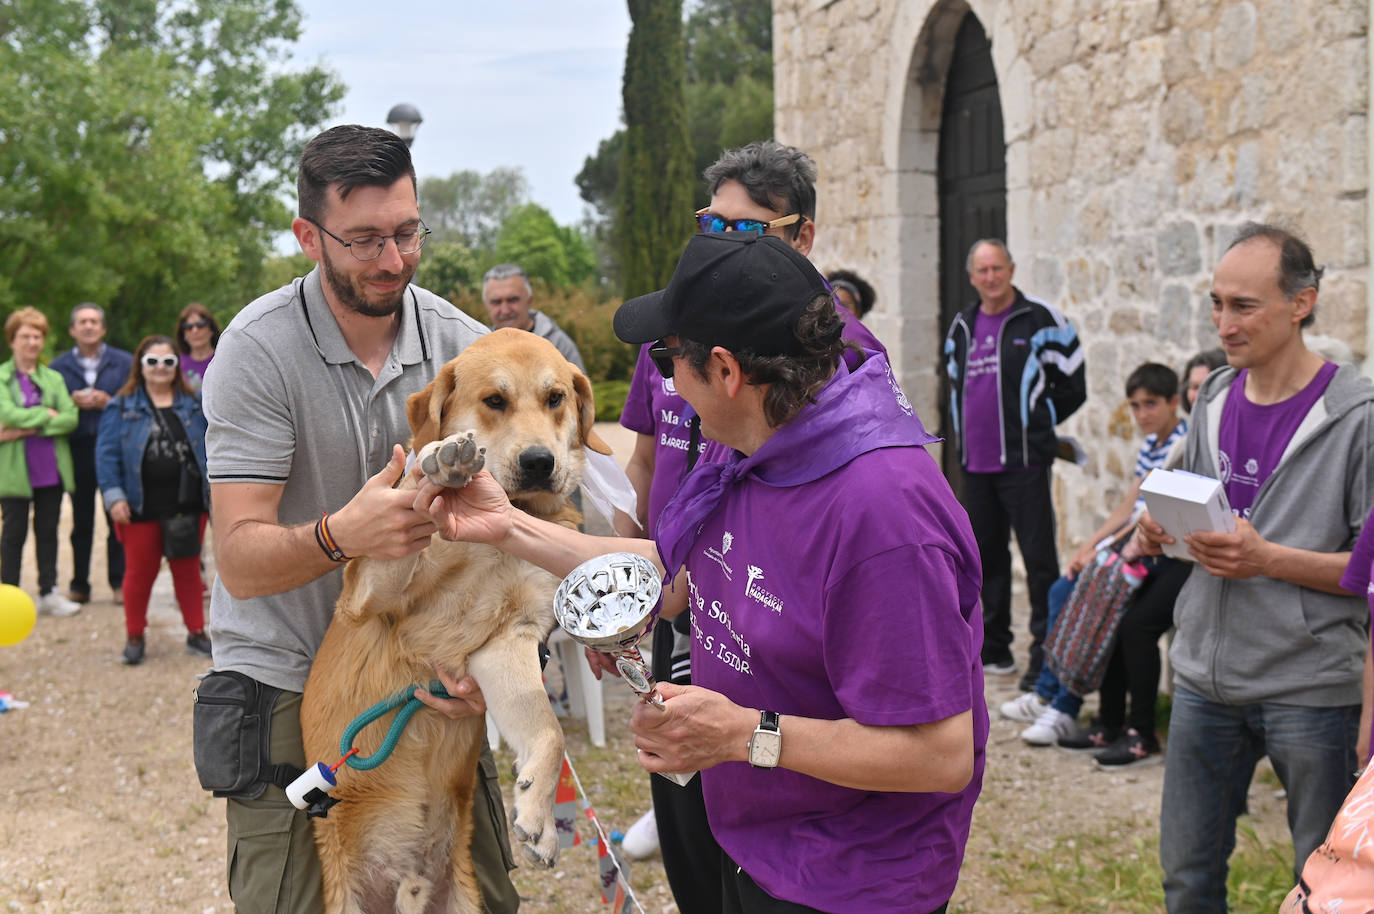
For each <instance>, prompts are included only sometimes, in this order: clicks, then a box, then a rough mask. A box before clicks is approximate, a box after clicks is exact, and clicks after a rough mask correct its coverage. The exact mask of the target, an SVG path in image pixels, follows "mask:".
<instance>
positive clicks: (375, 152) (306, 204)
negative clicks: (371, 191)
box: [296, 124, 415, 220]
mask: <svg viewBox="0 0 1374 914" xmlns="http://www.w3.org/2000/svg"><path fill="white" fill-rule="evenodd" d="M405 177H409V178H410V184H411V187H412V188H414V186H415V165H414V164H413V163H412V162H411V160H410V148H409V147H408V146H406V144H405V140H403V139H401V138H400V137H398V136H397V135H396V134H394V133H392V132H391V131H390V130H383V129H382V128H380V127H362V126H359V125H358V124H344V125H342V126H339V127H331V128H329V129H328V130H326V131H325V132H324V133H321V134H319V135H318V136H316V137H314V138H313V139H311V141H310V142H309V143H306V144H305V151H304V152H303V153H301V167H300V172H299V174H298V175H297V177H296V207H297V212H299V214H300V216H301V218H303V219H315V220H318V219H322V218H324V208H325V201H326V199H327V197H328V193H329V188H331V187H338V189H339V199H340V200H347V199H348V195H349V194H350V193H352V192H353V190H354V189H355V188H358V187H390V186H391V185H393V184H395V183H396V182H397V181H399V180H401V179H402V178H405Z"/></svg>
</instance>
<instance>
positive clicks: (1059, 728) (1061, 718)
mask: <svg viewBox="0 0 1374 914" xmlns="http://www.w3.org/2000/svg"><path fill="white" fill-rule="evenodd" d="M1077 729H1078V721H1076V720H1074V719H1073V718H1072V717H1070V716H1069V715H1067V714H1065V713H1064V712H1063V711H1056V710H1055V709H1054V708H1046V709H1045V710H1044V711H1043V712H1042V713H1041V714H1040V716H1039V717H1037V718H1036V719H1035V723H1033V724H1031V725H1030V726H1029V727H1027V728H1026V729H1024V730H1022V731H1021V738H1022V739H1023V740H1025V741H1026V742H1028V743H1030V744H1031V745H1032V746H1053V745H1054V744H1055V743H1057V742H1058V741H1059V737H1061V736H1068V735H1070V734H1072V733H1074V732H1075V731H1076V730H1077Z"/></svg>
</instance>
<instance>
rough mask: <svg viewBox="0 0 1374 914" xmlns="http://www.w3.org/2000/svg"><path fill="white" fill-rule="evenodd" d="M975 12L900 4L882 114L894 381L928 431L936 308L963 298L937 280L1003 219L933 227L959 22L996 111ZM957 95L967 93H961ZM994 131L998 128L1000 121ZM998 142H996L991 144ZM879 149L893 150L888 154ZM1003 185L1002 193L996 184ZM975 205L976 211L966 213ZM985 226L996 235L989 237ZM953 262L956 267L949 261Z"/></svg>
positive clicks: (935, 409) (950, 0) (942, 3)
mask: <svg viewBox="0 0 1374 914" xmlns="http://www.w3.org/2000/svg"><path fill="white" fill-rule="evenodd" d="M982 5H983V4H981V3H979V4H977V6H982ZM978 14H979V10H978V9H975V8H972V7H971V6H970V4H969V3H968V2H966V0H936V2H934V3H932V4H924V3H916V4H910V5H907V6H904V7H903V9H902V11H901V12H900V13H899V14H898V21H897V22H896V23H894V24H895V25H896V28H895V29H894V32H895V34H894V36H893V37H894V41H901V40H903V36H904V35H906V36H908V37H907V40H909V41H910V42H911V44H910V46H911V48H912V52H911V56H910V57H909V58H908V59H907V60H906V61H905V73H904V74H903V78H902V79H901V81H900V82H897V81H896V80H894V81H893V87H894V89H896V90H897V91H898V92H899V93H900V94H899V95H897V96H895V97H894V96H889V110H890V111H893V110H894V109H895V110H896V111H897V112H899V113H898V114H897V115H896V116H895V117H894V118H892V119H890V120H889V121H888V123H890V124H895V125H896V126H897V128H898V129H897V130H896V132H895V134H890V139H892V140H893V141H894V144H893V145H895V150H893V153H894V155H893V159H892V161H894V162H895V163H896V166H897V167H896V169H895V170H894V172H893V177H894V179H895V187H894V188H893V193H894V197H895V199H896V200H897V210H898V213H897V219H896V225H895V228H896V232H897V238H898V244H897V245H896V250H897V251H898V252H899V257H900V261H901V263H900V269H899V272H898V281H899V284H900V298H901V301H902V303H903V308H902V311H903V313H902V315H901V318H900V321H901V327H902V331H901V362H902V371H901V376H902V383H903V385H904V387H905V389H906V390H907V393H908V396H909V397H910V399H911V400H912V402H913V404H914V405H915V406H916V408H917V410H918V413H919V414H920V415H921V416H922V418H923V419H924V420H925V422H926V424H927V425H928V426H930V427H931V428H932V430H934V428H935V426H936V425H937V423H938V424H944V423H943V422H939V421H938V420H937V417H941V416H942V410H943V407H944V401H945V399H946V397H945V392H944V387H943V385H942V380H943V378H944V369H943V360H942V359H941V357H940V353H941V347H942V342H943V339H944V333H945V330H946V329H947V326H948V320H949V318H948V316H947V315H946V314H945V312H946V311H947V310H948V307H949V305H947V304H943V303H944V301H945V300H946V299H951V296H953V297H954V298H958V297H961V296H962V295H963V289H961V288H958V287H957V286H956V287H954V288H955V291H953V292H950V291H946V290H945V289H944V287H945V286H948V285H951V283H949V282H946V281H942V276H943V275H945V274H946V273H951V272H952V271H953V270H954V269H955V268H957V269H958V270H959V271H960V272H962V258H963V254H962V253H959V252H958V251H957V250H956V249H958V248H962V249H964V250H966V249H967V244H968V243H971V242H972V240H975V239H969V240H968V241H967V242H965V241H964V240H963V237H962V236H963V234H964V233H965V232H966V231H970V230H977V229H981V234H982V235H986V234H1005V216H1002V217H1001V218H1002V221H1001V223H1000V224H998V225H996V226H990V225H982V224H981V223H980V221H979V219H978V218H976V217H975V218H971V219H968V220H964V222H965V223H966V225H967V228H966V229H963V228H961V229H959V230H957V231H953V232H947V231H945V224H946V222H948V220H942V213H941V195H942V193H944V192H946V191H948V190H950V187H949V186H948V184H949V182H948V181H946V182H944V183H943V184H942V181H941V178H942V175H941V168H940V158H941V132H942V127H943V126H944V123H943V122H944V119H945V105H946V94H947V92H946V90H947V89H948V88H949V78H950V75H951V66H952V65H956V60H955V52H956V47H958V46H959V44H960V34H961V28H963V27H964V26H965V23H966V22H968V23H971V25H970V26H969V27H968V28H965V29H964V43H965V45H966V47H967V46H971V45H972V44H975V43H976V42H975V41H974V39H975V38H977V39H980V40H981V42H982V45H983V46H982V48H981V59H980V61H979V63H978V66H980V67H983V68H985V69H986V70H987V71H988V72H987V73H985V74H984V76H990V77H991V82H992V94H993V96H994V99H995V102H994V103H995V104H998V105H1000V99H998V98H997V92H998V88H997V85H996V84H997V78H996V73H995V67H993V65H992V64H993V59H992V55H991V53H990V49H989V47H988V44H987V39H986V37H984V36H990V35H991V34H992V33H993V31H994V30H993V28H991V27H990V24H989V23H988V21H987V20H986V19H985V18H983V17H982V16H979V15H978ZM985 29H986V31H984V30H985ZM973 33H976V34H973ZM961 72H963V71H962V70H961ZM957 77H958V74H956V82H958V81H959V80H958V78H957ZM973 82H974V83H980V82H981V83H986V79H983V78H981V77H979V78H975V79H974V80H973ZM956 88H960V87H958V86H956ZM962 88H965V89H967V88H968V86H967V85H965V86H963V87H962ZM974 88H977V86H976V85H975V86H974ZM997 127H998V129H999V130H1000V127H1001V124H1000V118H999V122H998V124H997ZM1001 139H1002V138H1001V137H1000V136H999V137H998V140H999V142H1000V141H1001ZM888 148H889V149H893V147H892V146H889V147H888ZM999 158H1000V157H999ZM997 165H998V166H999V169H994V170H1000V169H1004V168H1005V162H1004V160H1002V161H999V162H998V163H997ZM980 170H981V171H986V170H987V169H986V168H983V169H980ZM1002 186H1003V187H1004V186H1005V182H1003V184H1002ZM953 189H954V190H955V191H956V192H959V193H963V194H964V195H965V196H967V195H968V192H970V191H973V190H975V188H974V186H973V185H972V184H966V185H964V186H963V187H962V188H961V187H954V188H953ZM984 190H986V188H984ZM1004 193H1005V192H1004V191H1002V194H1003V196H1002V199H1001V202H1000V206H999V207H997V210H998V213H999V215H1000V214H1003V213H1005V196H1004ZM984 202H985V201H984ZM981 206H982V204H977V205H976V206H975V208H979V207H981ZM983 208H986V207H983ZM987 221H988V220H987V219H986V218H984V219H982V222H984V223H986V222H987ZM993 228H995V229H996V231H992V230H991V229H993ZM976 237H978V236H977V235H976V236H975V238H976ZM952 260H954V261H957V262H956V263H952V262H951V261H952ZM966 282H967V281H966V280H965V285H966ZM951 300H953V299H951ZM942 462H943V457H942Z"/></svg>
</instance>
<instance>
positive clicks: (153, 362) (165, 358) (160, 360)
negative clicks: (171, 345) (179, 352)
mask: <svg viewBox="0 0 1374 914" xmlns="http://www.w3.org/2000/svg"><path fill="white" fill-rule="evenodd" d="M143 364H144V366H146V367H148V368H156V367H157V366H159V365H161V366H162V367H163V368H175V367H176V364H177V357H176V356H174V355H145V356H144V357H143Z"/></svg>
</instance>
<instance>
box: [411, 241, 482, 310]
mask: <svg viewBox="0 0 1374 914" xmlns="http://www.w3.org/2000/svg"><path fill="white" fill-rule="evenodd" d="M480 278H481V274H480V273H479V272H478V269H477V258H476V257H475V256H474V255H473V253H472V251H470V250H469V249H468V248H466V247H464V246H463V243H462V242H460V241H429V242H427V243H426V244H425V250H424V255H423V256H422V257H421V258H420V266H419V269H417V270H416V271H415V282H416V284H417V285H419V286H422V287H423V288H426V289H428V290H429V291H431V292H433V293H434V294H435V295H441V296H443V297H444V298H447V299H448V300H450V301H452V300H453V299H454V298H455V297H456V296H458V295H459V294H461V293H462V292H463V291H464V290H465V289H468V288H471V287H472V286H474V285H475V284H476V283H477V281H478V280H479V279H480Z"/></svg>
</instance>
